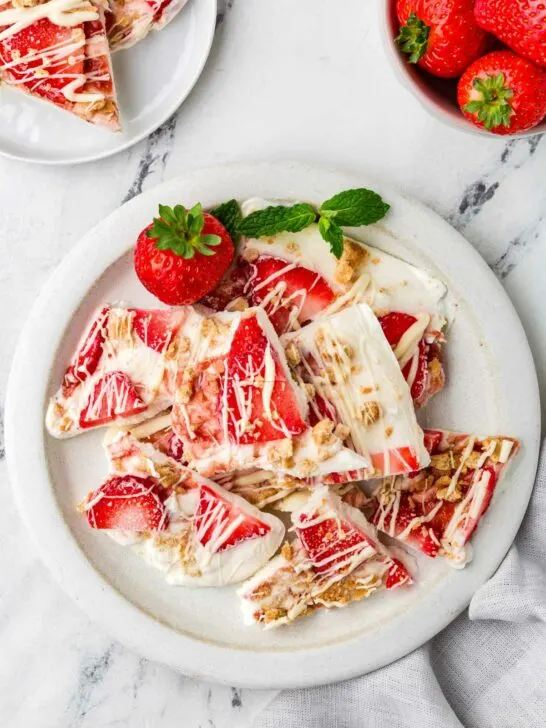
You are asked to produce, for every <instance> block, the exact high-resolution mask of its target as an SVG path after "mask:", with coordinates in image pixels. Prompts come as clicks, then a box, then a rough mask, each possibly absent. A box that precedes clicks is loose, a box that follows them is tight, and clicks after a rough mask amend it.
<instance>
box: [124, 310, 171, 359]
mask: <svg viewBox="0 0 546 728" xmlns="http://www.w3.org/2000/svg"><path fill="white" fill-rule="evenodd" d="M130 310H132V311H133V312H134V318H133V328H134V330H135V332H136V334H137V336H138V338H139V339H140V340H141V341H142V342H143V343H144V344H146V346H148V347H149V348H150V349H153V350H154V351H157V352H159V353H162V352H164V351H165V350H166V349H167V347H168V346H169V344H170V343H171V341H172V339H173V336H174V334H175V333H176V331H177V329H178V327H179V326H180V324H181V321H182V315H183V314H182V313H181V312H180V311H176V310H171V311H169V310H168V309H166V310H165V311H163V310H161V309H157V310H151V311H147V310H143V309H130Z"/></svg>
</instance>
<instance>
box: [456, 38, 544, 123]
mask: <svg viewBox="0 0 546 728" xmlns="http://www.w3.org/2000/svg"><path fill="white" fill-rule="evenodd" d="M457 100H458V102H459V106H460V107H461V109H462V112H463V114H464V115H465V116H466V118H467V119H469V120H470V121H471V122H472V123H473V124H476V126H479V127H482V128H483V129H487V130H488V131H491V132H493V133H494V134H512V133H514V132H517V131H525V130H526V129H531V128H532V127H533V126H536V125H537V124H538V123H539V122H540V121H542V119H543V118H544V117H545V116H546V71H545V70H543V69H542V68H539V67H538V66H535V65H534V64H533V63H531V62H530V61H528V60H526V59H525V58H520V56H516V54H515V53H512V52H511V51H494V52H493V53H488V54H487V55H485V56H483V57H482V58H479V59H478V60H477V61H475V62H474V63H473V64H472V65H471V66H469V67H468V68H467V69H466V71H465V72H464V74H463V75H462V77H461V79H460V80H459V85H458V87H457Z"/></svg>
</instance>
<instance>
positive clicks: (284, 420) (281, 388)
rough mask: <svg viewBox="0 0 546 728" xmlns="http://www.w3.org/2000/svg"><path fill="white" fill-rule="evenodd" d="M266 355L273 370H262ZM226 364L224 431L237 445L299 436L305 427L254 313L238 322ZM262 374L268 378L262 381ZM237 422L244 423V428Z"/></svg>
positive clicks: (271, 348)
mask: <svg viewBox="0 0 546 728" xmlns="http://www.w3.org/2000/svg"><path fill="white" fill-rule="evenodd" d="M268 358H269V361H270V362H271V361H272V362H273V367H274V371H273V372H267V371H266V366H267V364H266V359H268ZM227 367H228V376H227V377H226V382H227V385H226V386H227V392H226V399H227V409H228V413H229V415H228V433H229V436H230V438H231V439H232V440H234V441H236V442H238V443H240V444H251V443H255V442H269V441H272V440H281V439H284V438H285V437H287V436H288V435H300V434H301V433H302V432H304V431H305V430H306V429H307V424H306V423H305V422H304V421H303V419H302V416H301V413H300V408H299V405H298V401H297V399H296V396H295V394H294V392H293V390H292V387H291V385H290V383H289V382H288V381H287V379H286V377H285V375H284V372H283V371H282V368H281V364H280V361H279V357H278V356H277V353H276V351H275V350H274V349H273V347H272V346H271V344H270V343H269V341H268V339H267V337H266V335H265V334H264V332H263V330H262V328H261V326H260V324H259V323H258V319H257V317H256V316H251V317H249V318H245V319H243V320H242V321H241V323H240V324H239V326H238V328H237V331H236V332H235V335H234V337H233V341H232V344H231V349H230V351H229V354H228V357H227ZM266 377H268V378H269V381H264V380H265V379H266ZM271 378H273V380H274V381H273V389H272V390H271V389H270V386H269V385H270V384H271ZM269 411H270V412H271V416H270V415H269ZM241 423H243V424H244V423H246V424H247V426H246V428H245V429H244V431H241V429H242V426H243V425H242V424H241Z"/></svg>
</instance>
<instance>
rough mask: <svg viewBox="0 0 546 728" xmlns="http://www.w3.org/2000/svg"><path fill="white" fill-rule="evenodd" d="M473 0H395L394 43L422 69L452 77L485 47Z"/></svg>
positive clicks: (410, 60) (485, 36)
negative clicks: (396, 28) (396, 27)
mask: <svg viewBox="0 0 546 728" xmlns="http://www.w3.org/2000/svg"><path fill="white" fill-rule="evenodd" d="M473 11H474V0H397V3H396V12H397V15H398V21H399V23H400V34H399V35H398V37H397V38H396V43H397V45H398V47H399V48H400V50H401V51H402V52H403V53H406V54H407V55H408V61H409V63H417V64H418V65H419V66H420V67H421V68H424V69H425V71H428V72H429V73H432V74H434V75H435V76H441V77H442V78H456V77H457V76H460V75H461V73H462V72H463V71H464V70H465V68H466V67H467V66H468V65H470V63H472V61H474V60H475V59H476V58H478V57H479V56H480V55H481V54H482V53H484V52H485V50H486V48H487V42H488V35H487V33H486V32H485V31H484V30H482V29H481V28H479V27H478V25H477V23H476V20H475V18H474V12H473Z"/></svg>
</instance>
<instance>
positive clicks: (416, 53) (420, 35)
mask: <svg viewBox="0 0 546 728" xmlns="http://www.w3.org/2000/svg"><path fill="white" fill-rule="evenodd" d="M429 34H430V27H429V26H428V25H427V24H426V23H424V22H423V21H422V20H421V19H420V18H419V16H418V15H417V14H416V13H411V14H410V15H409V17H408V19H407V21H406V24H405V25H402V26H401V27H400V33H399V35H398V36H397V37H396V38H395V39H394V41H395V43H396V44H397V46H398V47H399V48H400V50H401V51H402V53H407V54H408V56H409V58H408V62H409V63H417V61H419V60H420V59H421V58H422V57H423V56H424V55H425V53H426V52H427V48H428V37H429Z"/></svg>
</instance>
